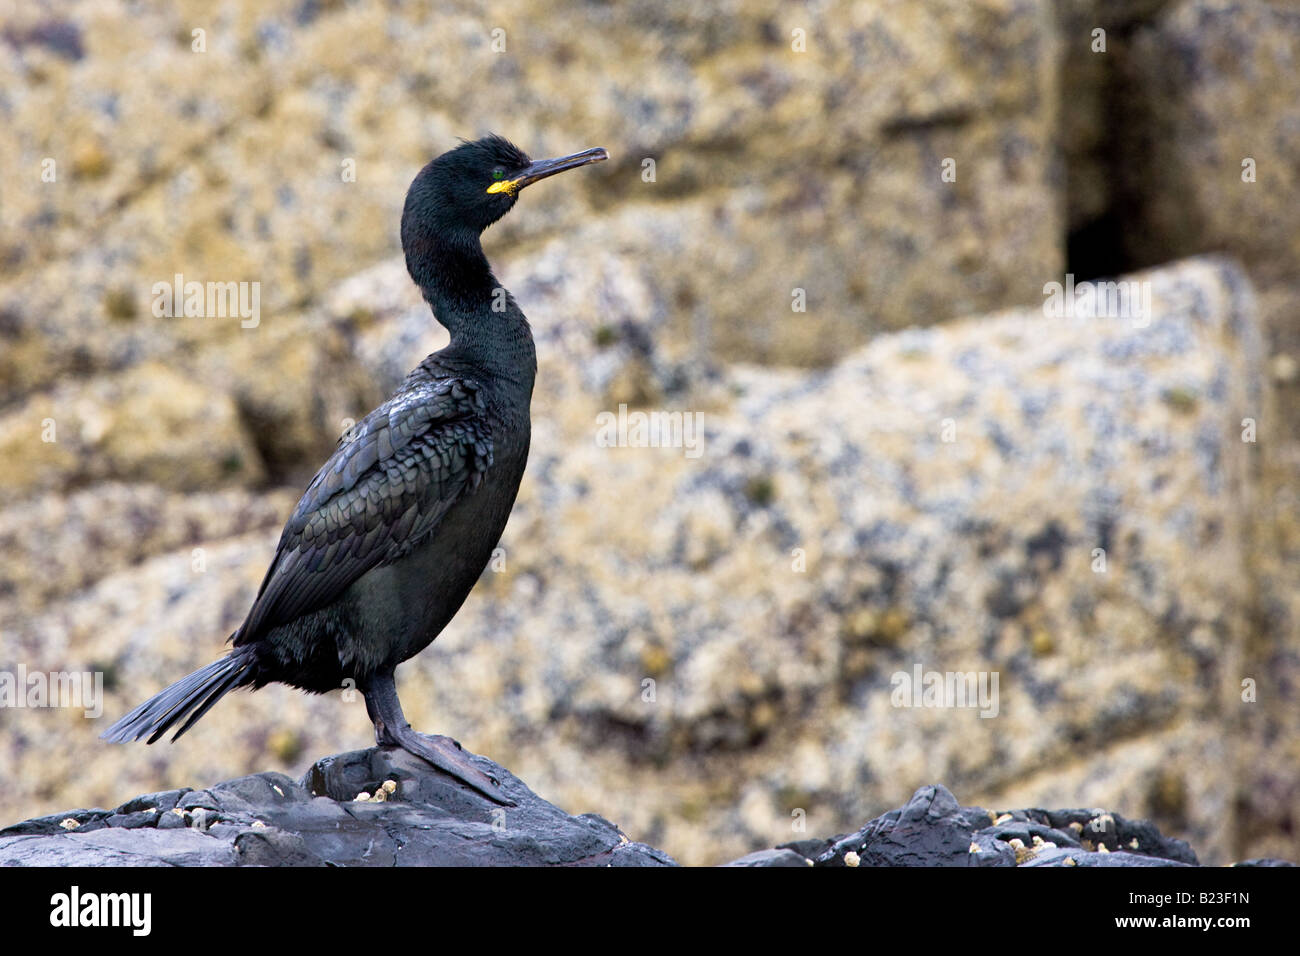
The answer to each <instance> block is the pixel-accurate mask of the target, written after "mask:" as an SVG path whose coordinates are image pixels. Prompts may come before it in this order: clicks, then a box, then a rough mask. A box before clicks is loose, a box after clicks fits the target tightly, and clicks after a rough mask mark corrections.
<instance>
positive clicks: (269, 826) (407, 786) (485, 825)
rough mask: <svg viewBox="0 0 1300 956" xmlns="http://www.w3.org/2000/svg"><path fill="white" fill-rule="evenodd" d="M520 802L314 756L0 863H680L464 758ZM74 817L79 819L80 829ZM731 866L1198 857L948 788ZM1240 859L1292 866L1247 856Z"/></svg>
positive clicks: (1082, 816) (1140, 835) (55, 826)
mask: <svg viewBox="0 0 1300 956" xmlns="http://www.w3.org/2000/svg"><path fill="white" fill-rule="evenodd" d="M470 756H471V758H472V759H473V760H474V761H475V762H476V763H478V764H479V766H480V767H482V768H483V770H485V771H487V772H489V773H491V774H492V775H493V776H495V777H496V778H497V779H498V780H500V781H501V788H502V791H503V792H504V794H505V795H507V796H509V797H510V798H511V799H513V800H514V801H515V802H516V804H517V805H516V806H513V807H501V806H497V805H496V804H494V803H490V802H489V801H487V800H485V799H484V798H482V797H480V796H478V795H477V794H475V793H473V792H471V791H469V790H467V789H466V788H464V787H463V786H462V785H461V784H459V783H456V782H455V781H453V780H451V778H449V777H447V776H445V775H444V774H442V773H440V772H439V771H437V770H434V769H433V768H432V767H430V766H429V765H428V764H426V763H424V761H422V760H420V759H418V758H416V757H412V756H411V755H410V754H408V753H406V752H405V751H402V750H393V749H386V748H383V749H381V748H378V747H376V748H372V749H370V750H357V751H353V752H351V753H344V754H338V755H337V756H333V757H326V758H324V759H322V760H319V761H317V762H316V763H315V764H314V765H313V766H312V767H311V769H310V770H308V771H307V773H306V774H305V775H304V776H303V778H302V779H301V780H298V781H294V780H292V779H290V778H289V777H286V776H285V775H284V774H280V773H259V774H253V775H251V776H248V777H239V778H238V779H235V780H227V781H226V782H224V783H219V784H216V785H215V786H212V787H209V788H207V789H206V790H169V791H165V792H163V793H153V794H146V795H144V796H140V797H136V798H135V799H133V800H128V801H127V802H126V803H124V804H122V805H121V806H120V807H118V808H117V809H116V810H112V811H109V810H71V811H68V812H66V813H55V814H50V815H49V816H46V817H38V818H36V819H33V820H25V821H23V822H22V823H17V824H14V825H13V826H10V827H6V828H5V829H3V830H0V866H64V865H80V866H159V865H168V866H676V863H675V862H674V861H673V859H672V858H671V857H669V856H668V855H667V854H665V853H663V852H662V851H660V850H656V849H654V848H653V847H650V846H646V845H645V844H644V843H633V842H631V841H630V840H628V838H627V837H626V836H624V835H623V833H622V831H620V830H619V828H618V827H616V826H615V825H614V824H612V823H610V822H609V821H608V820H606V819H604V818H603V817H599V816H597V815H595V814H591V813H587V814H582V815H580V816H571V815H570V814H567V813H565V812H564V811H563V810H560V809H559V808H558V807H555V806H553V805H552V804H550V803H547V802H546V801H545V800H543V799H541V798H540V797H538V796H537V795H536V794H535V793H533V792H532V791H531V790H530V789H528V787H527V786H525V785H524V783H523V782H522V781H520V780H519V778H518V777H516V776H514V774H512V773H510V772H509V771H508V770H506V769H505V768H503V767H500V766H497V765H496V764H494V763H492V762H491V761H490V760H488V759H487V758H485V757H480V756H476V755H473V754H471V755H470ZM74 824H75V826H74ZM724 865H725V866H736V867H808V866H823V867H836V866H840V867H843V866H848V867H856V866H980V867H987V866H1125V867H1131V866H1138V867H1141V866H1196V865H1198V864H1197V860H1196V854H1195V853H1193V852H1192V850H1191V848H1190V847H1189V846H1188V845H1187V844H1186V843H1184V842H1183V841H1182V840H1175V839H1171V838H1169V837H1165V836H1162V835H1161V833H1160V831H1159V830H1157V829H1156V828H1155V826H1153V825H1152V824H1151V823H1149V822H1147V821H1145V820H1128V819H1126V818H1124V817H1123V816H1121V815H1120V814H1118V813H1107V812H1106V811H1104V810H1038V809H1031V810H1012V811H1009V812H1006V813H999V814H994V813H990V812H989V811H988V810H985V809H983V808H981V807H963V806H961V805H960V804H959V803H958V802H957V799H956V798H955V797H954V796H953V795H952V794H951V793H950V792H949V791H948V790H947V789H946V788H945V787H943V786H939V785H933V786H928V787H922V788H921V789H920V790H918V791H916V793H914V794H913V795H912V799H911V800H909V801H908V802H907V804H906V805H905V806H903V807H900V808H899V809H897V810H891V811H889V812H888V813H886V814H883V815H882V816H879V817H877V818H876V819H874V820H872V821H871V822H870V823H868V824H867V825H866V826H864V827H863V828H862V829H860V830H858V831H857V832H855V833H851V834H847V835H844V836H838V837H834V838H832V839H816V838H810V839H806V840H797V841H794V842H791V843H787V844H784V845H782V846H779V847H776V848H775V849H770V850H759V851H757V852H755V853H750V854H748V855H747V856H743V857H741V858H740V859H738V860H733V861H731V862H730V863H727V864H724ZM1237 865H1238V866H1292V865H1294V864H1291V863H1287V862H1285V861H1283V860H1271V859H1260V860H1247V861H1246V862H1244V863H1239V864H1237Z"/></svg>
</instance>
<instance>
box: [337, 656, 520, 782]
mask: <svg viewBox="0 0 1300 956" xmlns="http://www.w3.org/2000/svg"><path fill="white" fill-rule="evenodd" d="M362 693H363V694H365V698H366V713H368V714H369V715H370V720H371V722H372V723H373V724H374V725H375V742H376V743H377V744H379V746H381V747H401V748H402V749H403V750H405V751H406V752H407V753H411V754H414V755H415V756H417V757H419V758H421V759H422V760H427V761H428V762H429V763H431V764H433V765H434V766H435V767H437V768H438V769H439V770H441V771H442V772H443V773H445V774H447V775H448V776H450V777H452V778H454V779H456V780H459V781H460V782H461V783H463V784H465V785H466V786H467V787H469V788H470V789H472V790H474V791H476V792H478V793H480V794H482V795H483V796H485V797H487V798H488V799H489V800H492V801H494V802H495V803H501V804H505V805H506V806H509V807H512V806H514V805H515V802H514V801H513V800H511V799H510V798H509V797H507V796H506V795H505V793H504V791H502V789H501V781H499V780H497V779H496V778H495V777H492V776H490V775H488V774H486V773H484V772H483V771H482V770H480V769H479V768H478V767H476V766H474V764H472V763H471V762H470V760H469V758H468V757H467V756H465V751H464V750H462V749H461V746H460V744H458V743H457V742H456V741H454V740H452V739H451V738H450V737H444V736H435V735H431V734H421V733H416V732H415V731H414V730H412V729H411V725H410V724H409V723H408V722H407V720H406V717H405V716H403V714H402V704H401V702H400V701H399V700H398V699H397V683H396V681H394V679H393V675H392V674H377V675H375V676H374V677H372V678H370V680H369V681H368V682H367V684H366V686H365V687H364V688H363V689H362Z"/></svg>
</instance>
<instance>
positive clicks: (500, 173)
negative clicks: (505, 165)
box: [492, 166, 506, 179]
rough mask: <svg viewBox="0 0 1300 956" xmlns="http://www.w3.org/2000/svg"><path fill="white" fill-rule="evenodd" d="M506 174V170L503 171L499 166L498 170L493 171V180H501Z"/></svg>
mask: <svg viewBox="0 0 1300 956" xmlns="http://www.w3.org/2000/svg"><path fill="white" fill-rule="evenodd" d="M505 174H506V171H505V170H504V169H502V168H501V167H500V166H498V167H497V168H496V169H494V170H492V178H493V179H500V178H501V177H502V176H504V175H505Z"/></svg>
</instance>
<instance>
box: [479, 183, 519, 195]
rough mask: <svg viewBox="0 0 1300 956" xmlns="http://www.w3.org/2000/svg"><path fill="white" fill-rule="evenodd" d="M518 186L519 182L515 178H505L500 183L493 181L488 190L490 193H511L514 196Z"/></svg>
mask: <svg viewBox="0 0 1300 956" xmlns="http://www.w3.org/2000/svg"><path fill="white" fill-rule="evenodd" d="M518 188H519V183H518V182H516V181H515V180H513V179H503V180H501V181H500V182H499V183H493V184H492V185H491V186H489V187H488V188H487V191H488V192H490V193H509V194H510V195H512V196H513V195H514V194H515V191H516V190H517V189H518Z"/></svg>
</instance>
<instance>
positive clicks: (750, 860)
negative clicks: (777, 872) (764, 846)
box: [722, 847, 812, 866]
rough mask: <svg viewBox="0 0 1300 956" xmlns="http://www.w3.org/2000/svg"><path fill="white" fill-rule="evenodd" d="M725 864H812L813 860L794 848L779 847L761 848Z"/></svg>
mask: <svg viewBox="0 0 1300 956" xmlns="http://www.w3.org/2000/svg"><path fill="white" fill-rule="evenodd" d="M722 865H723V866H812V860H810V859H808V857H806V856H804V855H803V854H801V853H797V852H795V851H794V850H788V849H783V848H780V847H778V848H777V849H775V850H759V851H758V852H757V853H750V854H748V855H747V856H742V857H741V858H740V859H739V860H732V861H731V862H730V863H724V864H722Z"/></svg>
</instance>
